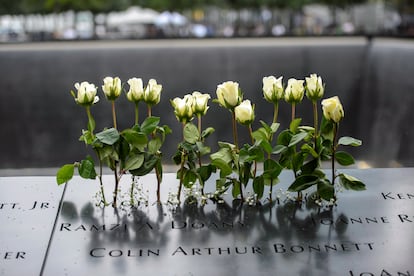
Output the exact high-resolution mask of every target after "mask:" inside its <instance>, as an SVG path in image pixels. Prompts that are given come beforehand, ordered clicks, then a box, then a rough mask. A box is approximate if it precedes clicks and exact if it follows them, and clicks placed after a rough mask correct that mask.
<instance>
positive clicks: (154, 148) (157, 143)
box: [148, 138, 162, 154]
mask: <svg viewBox="0 0 414 276" xmlns="http://www.w3.org/2000/svg"><path fill="white" fill-rule="evenodd" d="M161 146H162V142H161V139H159V138H153V139H152V140H151V141H149V142H148V152H149V153H152V154H156V153H157V152H158V151H159V150H160V148H161Z"/></svg>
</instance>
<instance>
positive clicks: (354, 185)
mask: <svg viewBox="0 0 414 276" xmlns="http://www.w3.org/2000/svg"><path fill="white" fill-rule="evenodd" d="M339 181H340V183H341V184H342V186H343V187H344V188H345V189H347V190H354V191H363V190H365V189H366V188H365V184H364V183H363V182H362V181H361V180H359V179H357V178H356V177H353V176H351V175H348V174H345V173H341V174H339Z"/></svg>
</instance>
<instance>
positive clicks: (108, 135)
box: [96, 128, 119, 145]
mask: <svg viewBox="0 0 414 276" xmlns="http://www.w3.org/2000/svg"><path fill="white" fill-rule="evenodd" d="M96 138H98V140H99V141H100V142H102V143H103V144H106V145H113V144H115V143H116V142H117V141H118V139H119V133H118V130H116V129H115V128H108V129H105V130H104V131H101V132H99V133H97V134H96Z"/></svg>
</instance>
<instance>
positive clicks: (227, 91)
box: [216, 81, 242, 110]
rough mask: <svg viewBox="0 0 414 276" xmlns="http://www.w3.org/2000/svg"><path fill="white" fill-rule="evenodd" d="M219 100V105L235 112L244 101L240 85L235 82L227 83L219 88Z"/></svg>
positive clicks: (217, 92)
mask: <svg viewBox="0 0 414 276" xmlns="http://www.w3.org/2000/svg"><path fill="white" fill-rule="evenodd" d="M216 94H217V100H218V102H219V104H220V105H221V106H223V107H225V108H227V109H231V110H233V109H234V108H235V107H236V106H238V105H239V104H240V102H241V101H242V96H241V92H240V89H239V84H238V83H237V82H233V81H226V82H223V83H222V84H219V85H218V86H217V90H216Z"/></svg>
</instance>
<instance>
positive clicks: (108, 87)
mask: <svg viewBox="0 0 414 276" xmlns="http://www.w3.org/2000/svg"><path fill="white" fill-rule="evenodd" d="M103 81H104V84H103V85H102V90H103V92H104V94H105V96H106V98H107V99H108V100H110V101H114V100H115V99H116V98H118V97H119V95H121V92H122V85H121V80H120V79H119V78H118V77H115V78H112V77H106V78H104V80H103Z"/></svg>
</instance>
